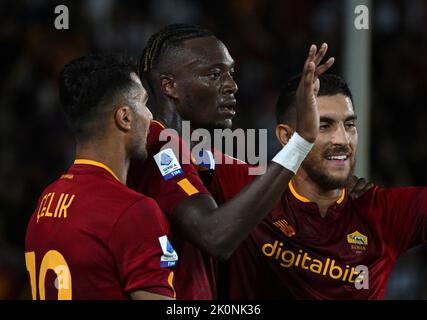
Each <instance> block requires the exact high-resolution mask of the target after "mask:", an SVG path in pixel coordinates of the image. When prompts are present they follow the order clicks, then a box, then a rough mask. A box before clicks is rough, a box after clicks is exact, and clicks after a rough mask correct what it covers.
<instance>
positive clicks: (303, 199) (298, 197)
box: [288, 180, 311, 202]
mask: <svg viewBox="0 0 427 320" xmlns="http://www.w3.org/2000/svg"><path fill="white" fill-rule="evenodd" d="M288 185H289V190H291V193H292V194H293V195H294V197H295V198H297V199H298V200H300V201H302V202H311V201H310V200H308V199H307V198H306V197H303V196H302V195H300V194H299V193H298V192H297V191H296V190H295V188H294V184H293V183H292V180H291V181H289V184H288Z"/></svg>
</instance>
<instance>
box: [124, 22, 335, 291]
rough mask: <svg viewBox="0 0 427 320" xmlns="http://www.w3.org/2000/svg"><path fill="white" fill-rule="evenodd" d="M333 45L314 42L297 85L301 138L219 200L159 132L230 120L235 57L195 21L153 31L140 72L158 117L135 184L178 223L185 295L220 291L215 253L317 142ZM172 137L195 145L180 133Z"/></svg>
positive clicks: (179, 280) (253, 220) (223, 254)
mask: <svg viewBox="0 0 427 320" xmlns="http://www.w3.org/2000/svg"><path fill="white" fill-rule="evenodd" d="M326 51H327V45H326V44H325V45H323V46H322V47H321V48H320V50H319V51H317V48H316V46H314V45H313V46H311V47H310V51H309V54H308V57H307V60H306V63H305V65H304V70H303V78H304V79H303V81H301V83H300V87H299V91H298V92H299V96H298V103H297V104H298V107H297V109H298V112H297V114H298V119H297V129H296V132H297V133H298V134H296V135H294V137H295V139H296V140H294V141H293V142H292V143H291V144H289V145H287V146H289V148H288V149H283V150H281V151H280V152H279V154H278V155H277V156H276V157H275V160H274V162H273V163H271V164H270V165H269V166H268V168H267V171H266V173H265V174H264V175H262V176H259V177H257V178H255V179H254V181H253V182H252V183H251V184H250V185H248V186H247V187H246V188H244V189H243V190H242V191H241V192H240V193H238V194H237V195H236V196H235V197H234V198H233V199H231V200H230V201H228V202H227V203H225V204H223V205H221V206H219V207H218V205H217V204H216V202H215V200H214V198H213V197H212V195H211V194H210V193H209V192H208V191H207V189H206V188H205V187H204V185H203V183H202V181H201V180H200V177H199V175H198V173H197V169H196V168H195V166H194V165H193V164H191V163H190V164H184V163H180V161H179V160H178V158H179V155H178V157H177V156H176V155H175V154H174V153H173V152H172V153H171V151H170V150H163V151H162V150H161V148H162V146H163V145H164V144H165V142H161V141H160V139H159V136H160V133H161V131H162V130H163V128H165V127H168V128H173V129H175V130H177V131H178V132H181V123H182V122H181V121H182V120H189V121H191V126H192V129H197V128H228V127H230V126H231V121H232V118H233V116H234V113H235V111H234V107H235V103H236V102H235V97H234V94H235V93H236V91H237V85H236V83H235V82H234V80H233V72H234V61H233V59H232V58H231V56H230V54H229V52H228V50H227V48H226V47H225V46H224V44H223V43H222V42H221V41H220V40H218V39H217V38H216V37H215V36H214V35H213V34H212V33H211V32H209V31H207V30H204V29H201V28H198V27H195V26H189V25H170V26H168V27H166V28H165V29H163V30H161V31H160V32H158V33H156V34H154V35H153V36H152V37H151V38H150V40H149V42H148V44H147V46H146V48H145V50H144V53H143V55H142V57H141V61H140V76H141V77H142V78H143V80H144V83H145V84H147V88H149V89H150V99H149V106H150V108H151V109H152V110H153V113H154V119H155V120H156V121H155V122H153V124H152V125H151V126H150V134H149V137H148V143H147V149H148V153H149V157H148V160H147V161H146V162H145V163H141V162H140V163H134V164H133V165H132V166H131V171H130V174H129V185H130V186H132V187H133V188H135V189H136V190H138V191H140V192H141V193H143V194H147V195H149V196H151V197H153V198H155V199H156V200H157V202H158V203H159V205H160V207H161V208H162V209H163V210H164V212H165V213H166V214H167V215H168V217H169V219H170V222H171V224H172V226H173V228H174V229H173V231H174V236H175V237H177V238H175V239H176V240H177V241H176V245H177V250H178V252H179V253H180V260H181V261H180V264H179V265H178V269H177V271H176V283H175V285H176V291H177V298H178V299H213V298H216V269H215V262H214V260H213V257H215V258H222V259H226V258H228V257H229V256H230V255H231V253H232V252H233V250H234V249H235V248H236V247H237V246H238V245H239V243H240V242H241V241H242V240H244V239H245V238H246V237H247V235H248V234H249V232H250V231H251V230H252V229H253V228H254V227H255V226H256V225H257V224H258V223H259V222H260V221H261V220H262V219H263V217H264V216H265V215H266V214H267V213H268V212H269V211H270V210H271V209H272V208H273V206H274V204H275V203H276V201H277V200H278V199H279V197H280V195H281V194H282V192H283V191H284V190H285V189H286V188H287V185H288V182H289V181H290V179H291V178H292V176H293V175H294V172H295V171H296V169H297V167H298V166H299V164H300V161H302V160H303V159H304V157H305V154H306V152H308V150H309V149H310V148H311V145H312V142H313V141H314V140H315V139H316V137H317V133H318V121H319V116H318V113H317V104H316V99H315V95H316V92H317V90H318V86H319V82H318V80H317V76H318V75H320V74H322V73H323V72H325V71H326V70H327V69H329V68H330V67H331V65H332V64H333V62H334V59H333V58H330V59H328V60H327V61H326V63H324V64H322V65H319V64H320V62H321V60H322V59H323V57H324V56H325V53H326ZM172 139H175V140H177V143H178V144H179V145H180V147H181V149H184V150H187V149H188V146H186V145H185V143H184V142H183V141H182V138H181V137H179V136H177V137H172ZM297 141H298V142H297ZM294 146H295V147H294ZM285 148H286V147H285ZM294 156H296V158H298V159H296V158H294ZM178 237H179V238H178Z"/></svg>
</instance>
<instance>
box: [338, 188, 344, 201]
mask: <svg viewBox="0 0 427 320" xmlns="http://www.w3.org/2000/svg"><path fill="white" fill-rule="evenodd" d="M344 197H345V189H342V192H341V196H340V198H339V199H338V200H337V204H340V203H341V202H342V201H343V200H344Z"/></svg>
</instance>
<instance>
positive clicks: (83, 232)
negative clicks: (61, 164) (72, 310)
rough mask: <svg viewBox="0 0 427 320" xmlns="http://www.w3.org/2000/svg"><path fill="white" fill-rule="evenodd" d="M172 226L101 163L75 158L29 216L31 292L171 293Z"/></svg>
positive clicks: (88, 295)
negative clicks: (138, 291)
mask: <svg viewBox="0 0 427 320" xmlns="http://www.w3.org/2000/svg"><path fill="white" fill-rule="evenodd" d="M169 232H170V231H169V225H168V222H167V220H166V218H165V216H164V214H163V213H162V211H161V209H160V208H159V207H158V205H157V203H156V202H155V201H154V200H153V199H150V198H148V197H146V196H143V195H141V194H139V193H137V192H135V191H133V190H131V189H129V188H127V187H126V186H125V185H123V184H122V183H121V182H120V181H119V180H118V179H117V178H116V177H115V176H114V173H113V172H112V171H111V170H110V169H109V168H108V167H106V166H105V165H103V164H102V163H99V162H95V161H92V160H81V159H80V160H76V162H75V164H74V165H73V166H72V167H71V168H70V169H69V170H68V172H67V173H66V174H64V175H62V177H61V178H60V179H58V180H57V181H55V182H53V183H52V184H51V185H49V186H48V187H47V188H46V189H45V190H44V192H43V193H42V195H41V197H40V199H39V202H38V207H37V209H36V210H35V212H34V213H33V215H32V216H31V218H30V221H29V224H28V228H27V234H26V248H25V251H26V252H25V260H26V265H27V270H28V272H29V276H30V283H31V290H32V295H33V299H127V298H129V293H131V292H132V291H135V290H144V291H148V292H152V293H156V294H161V295H165V296H170V297H173V296H174V294H175V292H174V288H173V285H172V283H173V271H172V270H171V266H173V265H174V264H175V263H176V260H177V257H176V252H174V250H173V248H172V246H171V245H170V243H169V241H168V238H169V239H170V233H169Z"/></svg>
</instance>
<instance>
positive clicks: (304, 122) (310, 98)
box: [296, 43, 335, 142]
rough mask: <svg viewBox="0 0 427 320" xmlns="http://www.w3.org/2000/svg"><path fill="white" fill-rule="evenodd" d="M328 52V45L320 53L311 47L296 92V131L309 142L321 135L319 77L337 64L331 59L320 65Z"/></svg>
mask: <svg viewBox="0 0 427 320" xmlns="http://www.w3.org/2000/svg"><path fill="white" fill-rule="evenodd" d="M327 51H328V45H327V44H326V43H324V44H322V46H321V47H320V50H319V52H317V47H316V46H315V45H314V44H313V45H311V46H310V51H309V53H308V57H307V59H306V60H305V64H304V69H303V71H302V75H301V80H300V83H299V85H298V89H297V92H296V103H297V123H296V131H297V132H298V134H299V135H300V136H301V137H303V138H304V139H305V140H307V141H308V142H314V141H315V140H316V137H317V134H318V133H319V111H318V109H317V108H318V106H317V100H316V97H317V94H318V93H319V88H320V81H319V78H318V76H319V75H321V74H322V73H324V72H325V71H326V70H328V69H329V68H330V67H331V66H332V65H333V64H334V62H335V59H334V58H333V57H331V58H329V59H328V60H327V61H326V62H325V63H324V64H322V65H319V63H320V62H321V61H322V60H323V57H324V56H325V54H326V52H327Z"/></svg>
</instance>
